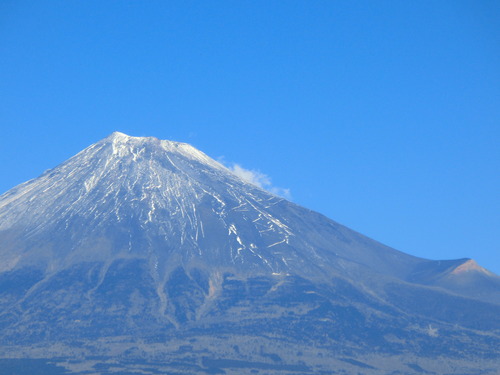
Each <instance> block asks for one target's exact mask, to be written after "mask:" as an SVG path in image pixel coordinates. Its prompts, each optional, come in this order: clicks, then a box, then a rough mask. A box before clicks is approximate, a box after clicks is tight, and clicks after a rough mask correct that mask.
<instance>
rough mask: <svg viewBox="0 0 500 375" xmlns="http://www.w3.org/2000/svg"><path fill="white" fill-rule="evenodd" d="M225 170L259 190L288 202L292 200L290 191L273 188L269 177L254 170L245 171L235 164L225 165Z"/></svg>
mask: <svg viewBox="0 0 500 375" xmlns="http://www.w3.org/2000/svg"><path fill="white" fill-rule="evenodd" d="M226 165H227V164H226ZM227 168H228V169H229V170H230V171H231V172H233V173H234V174H235V175H236V176H238V177H239V178H241V179H242V180H245V181H246V182H249V183H251V184H253V185H255V186H258V187H260V188H261V189H264V190H267V191H269V192H270V193H273V194H275V195H278V196H280V197H283V198H286V199H288V200H290V199H291V198H292V195H291V194H290V189H285V188H281V187H277V186H273V184H272V183H271V177H269V176H268V175H266V174H264V173H262V172H260V171H256V170H254V169H246V168H243V167H242V166H241V165H239V164H236V163H233V164H232V165H227Z"/></svg>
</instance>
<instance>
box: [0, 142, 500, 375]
mask: <svg viewBox="0 0 500 375" xmlns="http://www.w3.org/2000/svg"><path fill="white" fill-rule="evenodd" d="M0 307H1V309H0V338H1V342H3V343H4V344H3V347H2V350H3V352H4V353H7V354H6V355H5V356H4V359H5V360H7V358H10V359H11V360H12V361H14V359H15V358H23V359H27V358H29V359H35V358H38V359H40V358H44V359H50V358H55V357H57V358H58V360H57V361H55V362H57V363H58V364H59V365H62V366H64V367H66V368H67V369H69V370H71V371H72V372H73V373H90V372H91V371H97V372H99V373H107V372H106V371H108V370H109V372H110V373H111V372H113V371H115V372H116V371H129V370H130V369H131V368H137V366H142V367H141V371H142V373H149V372H147V371H149V370H147V369H148V368H151V365H149V364H148V363H150V362H154V363H156V364H157V368H159V369H162V371H167V372H168V371H176V372H177V373H217V371H218V372H221V373H222V372H224V371H234V369H235V368H237V369H239V370H238V373H247V372H248V373H251V372H252V373H255V371H257V372H258V371H261V370H266V373H280V374H282V373H297V372H302V373H307V372H313V373H321V371H323V372H325V371H326V372H328V371H333V370H334V369H337V370H338V369H344V371H345V372H344V373H352V372H353V371H355V370H359V369H360V368H361V369H363V371H364V373H366V374H379V373H380V374H385V373H388V372H387V371H389V370H390V371H403V372H404V371H406V372H404V373H408V371H410V373H411V371H414V372H422V371H434V372H440V371H444V370H446V371H448V372H449V373H450V374H451V373H455V372H454V371H455V370H453V369H457V368H458V369H460V371H458V372H456V373H459V372H462V373H463V372H464V369H465V370H467V371H469V370H471V369H474V367H475V365H474V363H475V361H477V359H478V358H484V357H487V358H490V359H491V361H492V363H494V361H495V360H497V359H499V358H500V352H499V350H498V347H500V336H499V334H500V322H499V321H498V316H500V278H499V277H498V276H496V275H494V274H492V273H491V272H489V271H487V270H485V269H484V268H482V267H480V266H479V265H477V264H476V263H475V262H474V261H473V260H470V259H459V260H448V261H432V260H427V259H422V258H417V257H413V256H411V255H408V254H405V253H402V252H400V251H397V250H395V249H392V248H389V247H387V246H384V245H382V244H380V243H378V242H376V241H374V240H371V239H369V238H367V237H365V236H363V235H361V234H359V233H357V232H355V231H352V230H350V229H348V228H346V227H344V226H342V225H340V224H338V223H336V222H334V221H332V220H330V219H328V218H326V217H324V216H322V215H320V214H318V213H315V212H313V211H310V210H308V209H305V208H303V207H300V206H298V205H296V204H294V203H291V202H289V201H287V200H285V199H283V198H280V197H278V196H275V195H273V194H271V193H269V192H267V191H265V190H262V189H260V188H259V187H257V186H255V185H252V184H250V183H248V182H245V181H243V180H241V179H240V178H239V177H238V176H236V175H234V174H233V173H232V172H231V171H230V170H228V169H227V168H225V167H224V166H223V165H221V164H219V163H218V162H216V161H214V160H213V159H211V158H210V157H208V156H207V155H205V154H204V153H202V152H201V151H198V150H197V149H195V148H194V147H192V146H190V145H188V144H185V143H178V142H171V141H164V140H159V139H157V138H152V137H131V136H127V135H125V134H123V133H118V132H115V133H113V134H111V135H110V136H109V137H107V138H105V139H103V140H101V141H99V142H97V143H95V144H93V145H91V146H90V147H88V148H86V149H85V150H83V151H81V152H80V153H78V154H77V155H75V156H74V157H72V158H71V159H69V160H67V161H66V162H64V163H62V164H61V165H59V166H58V167H56V168H54V169H52V170H49V171H46V172H45V173H44V174H42V175H41V176H40V177H38V178H35V179H33V180H30V181H28V182H26V183H24V184H21V185H19V186H17V187H15V188H13V189H11V190H9V191H8V192H6V193H5V194H3V195H2V196H0ZM96 340H97V341H96ZM42 348H44V349H42ZM182 348H184V349H182ZM431 348H434V349H431ZM437 348H439V349H437ZM429 350H431V352H429ZM436 350H437V351H438V353H439V354H438V355H441V356H443V357H444V358H445V360H444V362H443V361H441V360H440V361H436V360H435V359H433V358H434V357H433V356H434V355H435V354H436V353H435V352H436ZM19 353H23V354H22V355H21V356H20V354H19ZM68 353H72V354H71V355H68ZM111 353H114V354H111ZM196 353H197V354H196ZM298 353H302V354H300V355H299V354H298ZM74 356H76V357H77V358H78V360H76V362H75V359H74V358H73V359H72V360H70V359H71V357H74ZM96 356H98V357H99V358H101V359H100V361H101V362H100V366H104V367H103V368H101V369H100V370H99V369H97V367H95V366H97V365H99V364H96V362H95V360H94V361H93V360H90V359H89V358H94V357H96ZM115 357H118V358H119V360H118V364H116V363H117V362H116V360H115V359H113V358H115ZM298 358H300V359H298ZM381 358H391V359H390V360H388V361H387V363H386V364H384V365H382V364H381V362H380V361H381ZM113 361H114V362H113ZM408 361H410V362H408ZM53 362H54V361H53ZM417 362H418V364H417ZM12 363H15V361H14V362H12ZM75 363H76V364H75ZM110 363H115V365H114V366H115V367H116V368H114V369H111V368H110V367H109V366H111V365H110ZM484 363H485V365H484V366H483V367H484V369H488V368H489V367H488V366H489V362H488V361H486V362H484ZM0 365H1V363H0ZM47 366H49V365H47ZM106 366H108V367H106ZM134 366H135V367H134ZM148 366H149V367H148ZM417 368H418V369H421V370H417ZM424 369H426V370H424ZM484 369H483V370H484ZM85 371H87V372H85ZM89 371H90V372H89ZM211 371H212V372H211ZM214 371H215V372H214ZM467 371H465V372H467ZM153 372H154V371H153ZM153 372H151V373H153ZM329 373H331V372H329Z"/></svg>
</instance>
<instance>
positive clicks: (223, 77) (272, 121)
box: [0, 0, 500, 273]
mask: <svg viewBox="0 0 500 375" xmlns="http://www.w3.org/2000/svg"><path fill="white" fill-rule="evenodd" d="M0 97H1V100H0V126H1V133H0V151H1V152H0V191H1V192H5V191H7V190H8V189H10V188H11V187H13V186H15V185H16V184H18V183H21V182H23V181H25V180H27V179H30V178H33V177H36V176H38V175H39V174H41V173H42V172H43V171H44V170H45V169H48V168H51V167H54V166H56V165H57V164H59V163H60V162H62V161H64V160H65V159H67V158H68V157H70V156H72V155H73V154H75V153H76V152H78V151H80V150H81V149H83V148H84V147H86V146H88V145H89V144H91V143H94V142H96V141H98V140H99V139H101V138H103V137H105V136H107V135H108V134H109V133H111V132H112V131H114V130H119V131H122V132H125V133H127V134H130V135H135V136H142V135H151V136H156V137H158V138H163V139H171V140H176V141H183V142H188V143H191V144H193V145H194V146H196V147H198V148H199V149H201V150H202V151H204V152H206V153H207V154H208V155H210V156H212V157H214V158H219V157H224V160H226V162H234V163H239V164H240V165H241V166H243V167H244V168H248V169H253V170H259V171H261V172H262V173H264V174H266V175H268V176H270V178H271V179H272V182H273V184H274V185H275V186H278V187H282V188H288V189H290V191H291V195H292V200H293V201H295V202H296V203H299V204H301V205H303V206H306V207H309V208H311V209H314V210H316V211H319V212H321V213H323V214H325V215H327V216H328V217H330V218H332V219H334V220H336V221H338V222H340V223H343V224H345V225H347V226H349V227H351V228H353V229H355V230H357V231H359V232H362V233H364V234H366V235H368V236H370V237H372V238H374V239H377V240H379V241H381V242H383V243H385V244H388V245H390V246H393V247H395V248H397V249H399V250H402V251H405V252H408V253H411V254H414V255H418V256H423V257H428V258H432V259H449V258H461V257H471V258H474V259H476V260H477V261H478V262H479V263H480V264H481V265H483V266H485V267H487V268H489V269H491V270H493V271H495V272H496V273H500V241H499V240H500V235H499V233H500V230H499V228H500V202H499V200H500V197H499V191H500V189H499V185H500V183H499V182H500V176H499V174H500V172H499V171H500V152H499V144H500V3H499V2H497V1H478V0H473V1H438V2H437V1H370V2H369V1H308V0H304V1H270V0H266V1H255V0H254V1H152V0H149V1H125V0H124V1H102V0H100V1H91V0H90V1H89V0H80V1H79V0H72V1H50V0H48V1H23V0H3V1H1V2H0Z"/></svg>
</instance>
